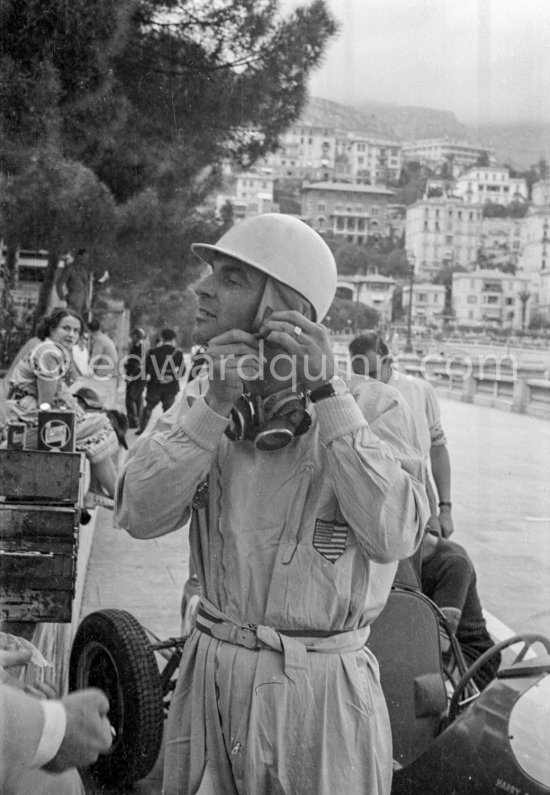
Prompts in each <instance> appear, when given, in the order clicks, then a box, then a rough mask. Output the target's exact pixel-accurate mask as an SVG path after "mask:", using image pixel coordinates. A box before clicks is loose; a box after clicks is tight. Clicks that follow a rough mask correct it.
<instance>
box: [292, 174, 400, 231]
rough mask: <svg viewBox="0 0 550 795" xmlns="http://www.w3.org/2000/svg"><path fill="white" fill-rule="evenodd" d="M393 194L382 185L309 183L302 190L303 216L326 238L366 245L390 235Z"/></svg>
mask: <svg viewBox="0 0 550 795" xmlns="http://www.w3.org/2000/svg"><path fill="white" fill-rule="evenodd" d="M393 195H394V194H393V191H391V190H388V189H387V188H383V187H380V186H374V185H358V184H348V183H346V182H316V183H312V184H308V183H306V184H305V185H304V186H303V187H302V194H301V200H302V217H303V218H304V219H305V220H306V221H307V222H308V223H309V224H310V225H311V226H312V227H313V229H315V230H316V231H317V232H320V233H321V234H324V235H330V236H332V237H334V238H336V239H340V240H342V241H346V242H348V243H357V244H362V243H366V242H367V238H369V237H376V236H383V235H385V234H386V229H387V224H388V203H389V202H390V200H391V199H392V197H393Z"/></svg>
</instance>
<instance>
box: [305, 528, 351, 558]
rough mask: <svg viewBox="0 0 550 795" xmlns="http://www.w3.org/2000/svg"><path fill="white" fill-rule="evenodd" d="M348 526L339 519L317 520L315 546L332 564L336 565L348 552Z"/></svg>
mask: <svg viewBox="0 0 550 795" xmlns="http://www.w3.org/2000/svg"><path fill="white" fill-rule="evenodd" d="M348 530H349V528H348V526H347V524H345V523H343V522H339V521H338V519H334V520H330V521H327V520H326V519H316V521H315V530H314V531H313V546H314V548H315V549H316V550H317V552H318V553H319V554H320V555H322V556H323V557H324V558H325V559H326V560H328V561H330V563H336V561H337V560H338V558H340V557H341V556H342V555H343V554H344V552H345V550H346V541H347V538H348Z"/></svg>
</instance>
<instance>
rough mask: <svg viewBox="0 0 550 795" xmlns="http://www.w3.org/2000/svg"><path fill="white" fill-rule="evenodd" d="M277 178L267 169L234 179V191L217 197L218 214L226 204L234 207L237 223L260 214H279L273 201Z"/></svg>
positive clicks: (239, 175)
mask: <svg viewBox="0 0 550 795" xmlns="http://www.w3.org/2000/svg"><path fill="white" fill-rule="evenodd" d="M274 182H275V178H274V176H273V174H271V173H269V172H268V171H267V170H266V169H263V170H258V171H243V172H241V173H238V174H236V175H235V176H234V178H233V185H232V189H231V190H230V191H229V192H227V193H220V194H218V196H217V197H216V212H217V213H218V214H219V213H220V211H221V208H222V207H223V205H224V204H226V202H230V203H231V205H232V207H233V217H234V219H235V221H244V219H245V218H250V217H251V216H253V215H258V214H260V213H271V212H277V211H278V207H277V206H276V205H275V203H274V201H273V186H274Z"/></svg>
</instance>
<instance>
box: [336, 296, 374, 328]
mask: <svg viewBox="0 0 550 795" xmlns="http://www.w3.org/2000/svg"><path fill="white" fill-rule="evenodd" d="M379 320H380V315H379V314H378V312H377V311H376V309H373V308H372V307H370V306H367V305H366V304H363V303H362V302H360V301H350V300H348V299H347V298H338V297H336V298H335V299H334V301H333V302H332V304H331V306H330V309H329V311H328V314H327V316H326V318H325V320H324V323H325V325H326V326H328V328H330V329H331V330H332V331H335V332H337V333H342V332H345V331H351V332H353V333H356V332H358V331H365V330H366V329H373V328H377V326H378V322H379Z"/></svg>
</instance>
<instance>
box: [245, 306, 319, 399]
mask: <svg viewBox="0 0 550 795" xmlns="http://www.w3.org/2000/svg"><path fill="white" fill-rule="evenodd" d="M260 334H261V336H262V337H263V338H264V339H265V340H266V342H267V343H269V344H270V345H273V346H275V347H276V348H280V349H282V350H283V351H285V352H286V353H287V354H288V355H289V356H290V357H292V360H293V362H294V363H295V373H296V378H297V380H298V381H299V382H300V383H303V384H304V385H305V386H306V387H308V389H316V388H317V387H319V386H321V385H322V384H324V383H325V382H326V381H329V380H330V379H331V378H332V376H333V375H334V373H335V364H334V353H333V351H332V344H331V341H330V336H329V333H328V331H327V329H326V328H325V327H324V326H322V325H321V324H320V323H314V322H313V321H312V320H308V319H307V318H306V317H304V315H301V314H300V313H299V312H296V311H295V310H288V311H284V312H273V314H271V315H270V316H269V318H268V319H267V320H264V322H263V323H262V326H261V328H260Z"/></svg>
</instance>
